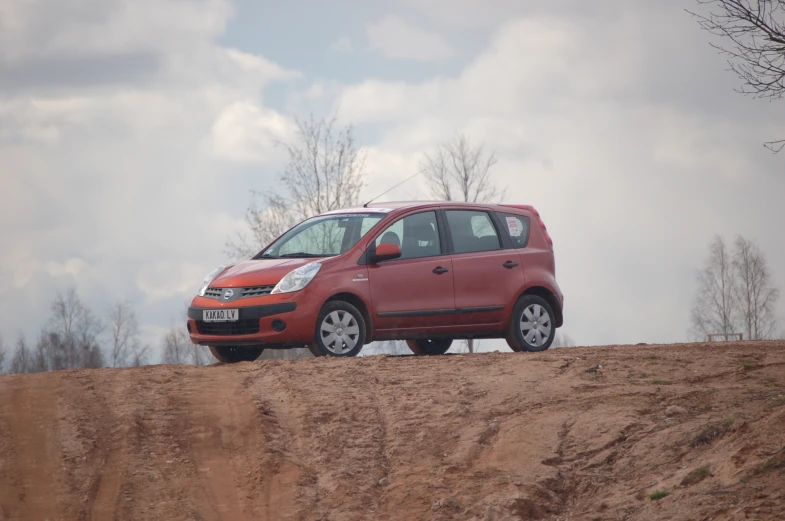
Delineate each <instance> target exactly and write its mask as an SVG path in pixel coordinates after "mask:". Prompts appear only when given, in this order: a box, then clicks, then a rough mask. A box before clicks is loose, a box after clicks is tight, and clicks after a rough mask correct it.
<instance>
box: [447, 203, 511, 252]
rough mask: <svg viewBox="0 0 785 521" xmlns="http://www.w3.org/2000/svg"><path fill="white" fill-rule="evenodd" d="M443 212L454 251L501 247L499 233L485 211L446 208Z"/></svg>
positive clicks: (486, 249) (497, 248)
mask: <svg viewBox="0 0 785 521" xmlns="http://www.w3.org/2000/svg"><path fill="white" fill-rule="evenodd" d="M445 214H446V215H447V226H449V227H450V235H451V236H452V244H453V250H454V252H455V253H472V252H478V251H491V250H500V249H501V243H500V241H499V234H498V233H497V232H496V227H495V226H494V225H493V221H492V220H491V216H490V215H488V213H487V212H478V211H473V210H447V211H446V212H445Z"/></svg>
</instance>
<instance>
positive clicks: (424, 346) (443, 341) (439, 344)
mask: <svg viewBox="0 0 785 521" xmlns="http://www.w3.org/2000/svg"><path fill="white" fill-rule="evenodd" d="M406 345H407V346H409V349H411V350H412V353H414V354H415V355H418V356H432V355H443V354H444V353H446V352H447V350H448V349H450V346H451V345H452V339H451V338H421V339H418V340H407V341H406Z"/></svg>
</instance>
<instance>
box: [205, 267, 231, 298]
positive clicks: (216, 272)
mask: <svg viewBox="0 0 785 521" xmlns="http://www.w3.org/2000/svg"><path fill="white" fill-rule="evenodd" d="M225 269H226V266H218V267H217V268H216V269H215V270H213V271H211V272H210V273H208V274H207V276H206V277H205V278H204V280H203V281H202V286H201V287H200V288H199V296H200V297H204V292H205V291H207V287H208V286H210V283H211V282H212V281H213V280H215V277H217V276H218V275H220V273H221V272H222V271H223V270H225Z"/></svg>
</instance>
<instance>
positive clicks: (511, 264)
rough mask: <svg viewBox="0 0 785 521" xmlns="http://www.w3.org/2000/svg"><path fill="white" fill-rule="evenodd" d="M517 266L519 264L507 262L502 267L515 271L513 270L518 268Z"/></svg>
mask: <svg viewBox="0 0 785 521" xmlns="http://www.w3.org/2000/svg"><path fill="white" fill-rule="evenodd" d="M517 265H518V263H517V262H513V261H507V262H505V263H504V264H502V266H504V267H505V268H507V269H508V270H511V269H513V268H514V267H515V266H517Z"/></svg>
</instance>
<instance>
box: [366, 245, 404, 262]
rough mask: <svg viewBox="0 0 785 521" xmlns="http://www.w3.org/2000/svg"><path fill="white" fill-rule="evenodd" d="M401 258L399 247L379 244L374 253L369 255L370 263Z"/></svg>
mask: <svg viewBox="0 0 785 521" xmlns="http://www.w3.org/2000/svg"><path fill="white" fill-rule="evenodd" d="M400 256H401V247H400V246H398V245H397V244H387V243H384V244H380V245H379V246H377V247H376V253H374V254H373V255H371V262H374V263H376V262H379V261H386V260H391V259H397V258H398V257H400Z"/></svg>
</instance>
